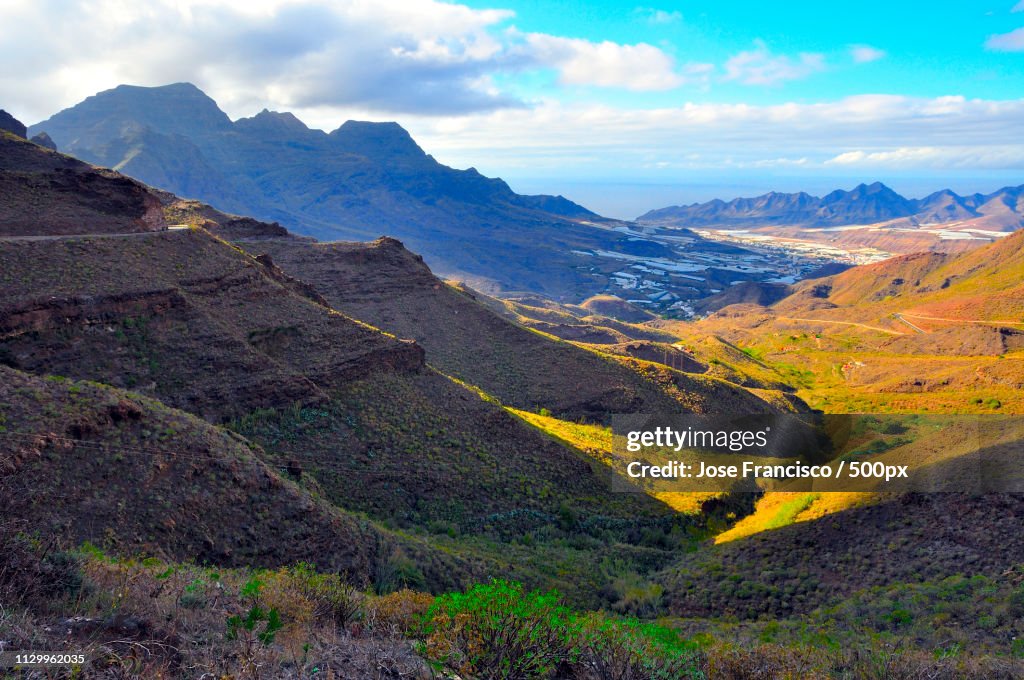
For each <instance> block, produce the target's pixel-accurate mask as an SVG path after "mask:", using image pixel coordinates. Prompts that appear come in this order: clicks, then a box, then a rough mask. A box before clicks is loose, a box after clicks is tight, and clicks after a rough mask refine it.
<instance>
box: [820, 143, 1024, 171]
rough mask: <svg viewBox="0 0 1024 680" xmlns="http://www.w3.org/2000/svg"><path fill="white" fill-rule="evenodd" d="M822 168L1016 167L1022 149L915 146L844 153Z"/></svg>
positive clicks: (1021, 158)
mask: <svg viewBox="0 0 1024 680" xmlns="http://www.w3.org/2000/svg"><path fill="white" fill-rule="evenodd" d="M824 165H834V166H846V167H864V168H885V169H954V168H971V169H975V168H986V169H1002V168H1019V167H1021V166H1024V147H1021V146H1006V145H995V146H992V145H985V146H966V147H947V148H944V147H936V146H917V147H899V148H897V149H890V150H886V151H870V152H868V151H859V150H858V151H846V152H844V153H841V154H839V155H837V156H835V157H833V158H830V159H828V160H826V161H825V162H824Z"/></svg>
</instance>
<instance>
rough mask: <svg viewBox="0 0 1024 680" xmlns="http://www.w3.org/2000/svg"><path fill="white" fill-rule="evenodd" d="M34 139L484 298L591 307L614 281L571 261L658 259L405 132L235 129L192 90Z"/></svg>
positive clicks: (104, 112)
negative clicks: (381, 253) (397, 262)
mask: <svg viewBox="0 0 1024 680" xmlns="http://www.w3.org/2000/svg"><path fill="white" fill-rule="evenodd" d="M29 132H30V133H31V134H33V135H34V134H38V133H42V132H45V133H47V134H48V135H49V137H50V138H52V140H53V141H54V142H55V143H56V145H57V147H58V148H59V149H60V150H61V151H63V152H65V153H69V154H72V155H74V156H76V157H78V158H81V159H83V160H86V161H88V162H91V163H96V164H98V165H103V166H106V167H112V168H114V169H116V170H118V171H120V172H122V173H125V174H127V175H130V176H132V177H135V178H137V179H140V180H142V181H143V182H146V183H147V184H150V185H152V186H155V187H158V188H161V189H165V190H167V191H170V192H172V193H174V194H176V195H178V196H182V197H186V198H192V199H199V200H202V201H205V202H208V203H212V204H214V205H216V206H217V207H218V208H220V209H222V210H228V211H231V212H235V213H238V214H243V215H251V216H253V217H257V218H260V219H263V220H268V221H277V222H280V223H281V224H283V225H284V226H286V227H288V228H289V229H292V230H293V231H296V232H298V233H301V234H306V235H311V236H316V237H317V238H320V239H322V240H336V239H346V240H370V239H373V238H376V237H378V236H380V235H382V234H387V235H389V236H394V237H396V238H399V239H401V240H402V241H403V242H404V243H406V244H407V245H408V246H409V247H410V248H411V249H412V250H414V251H416V252H418V253H420V254H422V255H423V256H424V257H425V258H426V260H427V262H428V263H430V265H431V267H433V268H434V269H435V271H437V272H438V273H439V274H442V275H444V276H448V277H458V278H462V279H464V280H467V281H468V282H470V283H471V284H472V285H474V286H476V287H479V288H482V289H486V290H503V289H504V290H530V291H535V292H542V293H546V294H551V295H561V296H571V297H574V298H576V299H579V300H582V299H584V298H586V297H588V296H589V295H591V294H594V293H598V292H602V291H603V289H604V288H605V286H606V284H607V279H606V278H605V277H603V276H602V275H601V274H600V273H596V272H594V271H592V269H591V268H588V267H583V266H580V265H581V261H580V260H581V256H579V255H578V254H574V253H573V252H572V251H574V250H575V251H578V252H579V251H589V250H601V251H609V252H626V253H632V252H634V251H636V252H639V251H637V249H638V248H641V247H645V248H646V249H647V250H650V248H651V244H650V243H638V242H636V240H635V239H632V240H631V239H629V238H628V237H627V236H626V235H624V234H622V233H619V232H616V231H614V230H611V229H596V228H594V227H592V226H589V225H586V224H581V223H580V221H581V220H588V221H589V220H597V221H601V220H602V218H600V217H599V216H597V215H595V214H594V213H592V212H590V211H589V210H587V209H586V208H583V207H582V206H579V205H577V204H575V203H573V202H572V201H569V200H568V199H565V198H563V197H561V196H523V195H520V194H517V193H515V192H514V191H512V189H510V188H509V186H508V185H507V184H506V183H505V182H503V181H502V180H500V179H492V178H488V177H485V176H483V175H481V174H480V173H479V172H477V171H476V170H475V169H474V168H469V169H467V170H455V169H452V168H449V167H447V166H444V165H442V164H440V163H438V162H437V161H436V160H435V159H434V158H433V157H432V156H429V155H427V154H426V153H424V151H423V150H422V149H421V148H420V147H419V146H418V145H417V144H416V142H415V141H414V140H413V139H412V137H410V136H409V133H408V132H406V131H405V130H404V129H402V127H400V126H399V125H398V124H396V123H369V122H359V121H348V122H346V123H345V124H343V125H342V126H341V127H339V128H338V129H336V130H334V131H333V132H330V133H325V132H323V131H320V130H311V129H309V128H308V127H306V125H305V124H303V123H302V121H300V120H299V119H297V118H296V117H295V116H293V115H292V114H290V113H278V112H272V111H266V110H264V111H262V112H260V113H259V114H257V115H256V116H254V117H252V118H244V119H241V120H238V121H234V122H232V121H231V120H230V119H229V118H228V117H227V115H225V114H224V112H222V111H221V110H220V109H219V108H218V107H217V104H216V103H215V102H214V101H213V100H212V99H210V98H209V97H208V96H206V95H205V94H204V93H203V92H201V91H200V90H199V89H198V88H196V87H195V86H193V85H190V84H186V83H179V84H175V85H168V86H164V87H154V88H144V87H132V86H126V85H122V86H119V87H117V88H115V89H112V90H108V91H106V92H101V93H100V94H97V95H95V96H93V97H89V98H88V99H86V100H85V101H83V102H82V103H80V104H78V105H76V106H74V107H72V108H70V109H67V110H65V111H62V112H60V113H58V114H56V115H55V116H53V117H52V118H50V119H48V120H46V121H43V122H41V123H39V124H37V125H33V126H32V127H31V128H30V130H29ZM661 250H664V249H663V248H662V249H661ZM643 254H649V253H647V252H646V251H644V253H643Z"/></svg>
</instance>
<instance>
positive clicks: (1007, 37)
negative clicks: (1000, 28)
mask: <svg viewBox="0 0 1024 680" xmlns="http://www.w3.org/2000/svg"><path fill="white" fill-rule="evenodd" d="M985 47H987V48H988V49H990V50H995V51H996V52H1024V28H1018V29H1017V30H1015V31H1010V32H1009V33H1001V34H999V35H993V36H989V39H988V40H986V41H985Z"/></svg>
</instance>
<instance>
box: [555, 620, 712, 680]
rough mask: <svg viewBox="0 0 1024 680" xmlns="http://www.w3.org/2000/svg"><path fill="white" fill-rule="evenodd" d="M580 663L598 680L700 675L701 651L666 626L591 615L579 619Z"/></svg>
mask: <svg viewBox="0 0 1024 680" xmlns="http://www.w3.org/2000/svg"><path fill="white" fill-rule="evenodd" d="M575 647H576V650H577V652H576V653H577V654H578V658H579V662H578V663H579V665H581V666H582V667H583V669H581V670H584V671H585V672H587V673H588V675H587V677H590V676H593V677H595V678H597V679H598V680H620V679H622V678H636V680H682V679H683V678H703V677H704V676H703V673H702V671H701V670H700V668H701V665H702V663H701V651H700V649H699V648H698V647H697V645H696V644H694V643H693V642H690V641H689V640H685V639H683V638H681V637H680V636H679V634H678V633H677V632H675V631H674V630H671V629H669V628H664V627H662V626H657V625H654V624H650V623H641V622H639V621H637V620H636V619H609V618H607V617H605V616H602V615H600V614H591V615H590V616H588V617H586V618H584V619H582V620H581V621H580V622H579V637H578V638H577V641H576V645H575Z"/></svg>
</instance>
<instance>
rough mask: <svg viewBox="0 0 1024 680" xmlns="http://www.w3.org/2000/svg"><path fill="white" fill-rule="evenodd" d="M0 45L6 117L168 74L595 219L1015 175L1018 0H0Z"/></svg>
mask: <svg viewBox="0 0 1024 680" xmlns="http://www.w3.org/2000/svg"><path fill="white" fill-rule="evenodd" d="M1015 3H1016V4H1015ZM0 58H2V59H3V60H4V63H5V64H7V68H6V69H5V71H4V73H3V74H0V107H3V108H6V109H8V110H10V111H11V112H12V113H14V114H15V115H16V116H19V117H20V118H22V119H23V120H25V121H26V122H30V123H31V122H36V121H38V120H41V119H44V118H46V117H47V116H49V115H51V114H52V113H54V112H56V111H57V110H59V109H61V108H64V107H67V106H71V105H73V104H75V103H77V102H78V101H81V100H82V99H83V98H85V97H86V96H89V95H91V94H93V93H95V92H97V91H100V90H104V89H108V88H111V87H114V86H116V85H118V84H121V83H132V84H136V85H162V84H166V83H170V82H178V81H189V82H193V83H195V84H196V85H198V86H199V87H201V88H202V89H203V90H204V91H206V92H207V93H208V94H209V95H210V96H212V97H213V98H214V99H216V100H217V102H218V103H219V104H220V105H221V107H222V108H223V109H224V110H225V111H227V112H228V114H229V115H230V116H232V117H233V118H239V117H245V116H251V115H253V114H255V113H256V112H258V111H259V110H261V109H263V108H265V107H266V108H270V109H272V110H289V111H293V112H294V113H296V115H298V116H299V117H300V118H301V119H302V120H304V121H306V122H307V123H308V124H309V125H311V126H312V127H319V128H322V129H325V130H330V129H334V128H336V127H337V126H338V125H340V124H341V123H342V122H344V121H345V120H346V119H349V118H356V119H367V120H397V121H398V122H400V123H401V124H402V125H404V126H405V127H406V128H408V129H409V130H410V131H411V132H412V133H413V135H414V136H415V137H416V139H417V140H418V141H419V142H420V144H421V145H422V146H423V147H424V148H425V149H426V150H427V151H428V152H429V153H432V154H434V155H435V156H436V157H437V158H438V159H439V160H441V161H442V162H445V163H448V164H451V165H454V166H456V167H469V166H474V167H476V168H477V169H479V170H480V171H481V172H484V173H485V174H488V175H491V176H501V177H504V178H506V179H508V180H509V181H510V183H511V184H512V185H513V187H514V188H516V189H517V190H521V191H529V192H545V193H563V194H565V195H567V196H569V197H570V198H573V199H575V200H579V201H580V202H582V203H584V204H585V205H587V206H588V207H591V208H593V209H595V210H598V211H599V212H603V213H605V214H609V215H613V216H616V217H634V216H636V215H638V214H639V213H641V212H644V211H646V210H648V209H650V208H655V207H661V206H663V205H667V204H674V203H685V202H690V201H694V200H706V199H709V198H712V197H721V198H726V199H728V198H732V197H734V196H736V195H750V194H756V193H761V192H764V191H768V190H773V189H774V190H783V191H792V190H801V189H802V190H807V191H811V192H817V193H823V192H827V191H829V190H831V189H833V188H836V187H849V186H852V185H853V184H856V183H857V182H860V181H873V180H876V179H878V180H882V181H885V182H887V183H889V184H890V185H892V186H893V187H894V188H896V189H897V190H899V191H902V192H904V193H906V194H908V195H921V194H924V193H927V192H930V191H932V190H934V189H938V188H943V187H947V186H948V187H950V188H953V189H955V190H958V191H963V192H968V191H988V190H992V189H995V188H998V187H999V186H1001V185H1004V184H1021V183H1024V172H1022V170H1024V141H1022V140H1024V0H1020V2H1018V0H1001V1H992V0H982V2H930V3H922V2H920V1H906V0H889V1H888V2H881V1H878V0H862V1H860V2H857V3H822V2H775V3H771V2H727V3H726V2H710V1H704V0H701V1H697V0H693V1H684V2H675V3H657V4H647V3H631V2H570V1H567V0H545V1H540V0H507V1H503V0H494V1H490V0H488V1H480V0H464V1H463V2H443V1H442V0H391V1H389V2H383V1H379V0H377V1H374V0H150V1H149V2H146V3H137V2H130V1H129V0H7V1H6V2H5V21H4V23H3V24H2V25H0Z"/></svg>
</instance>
